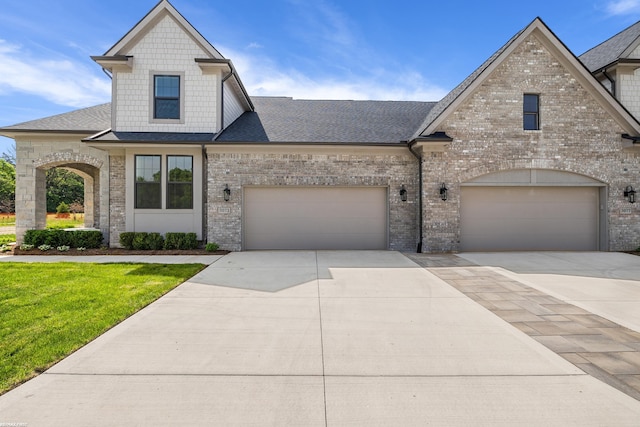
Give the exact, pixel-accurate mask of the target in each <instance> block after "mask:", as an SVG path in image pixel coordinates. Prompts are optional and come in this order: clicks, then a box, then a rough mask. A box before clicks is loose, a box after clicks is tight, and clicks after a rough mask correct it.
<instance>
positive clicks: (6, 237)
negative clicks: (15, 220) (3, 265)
mask: <svg viewBox="0 0 640 427" xmlns="http://www.w3.org/2000/svg"><path fill="white" fill-rule="evenodd" d="M15 241H16V235H15V234H0V246H1V245H3V244H7V243H11V242H15Z"/></svg>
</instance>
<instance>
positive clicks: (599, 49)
mask: <svg viewBox="0 0 640 427" xmlns="http://www.w3.org/2000/svg"><path fill="white" fill-rule="evenodd" d="M639 44H640V21H638V22H636V23H635V24H633V25H632V26H630V27H628V28H626V29H624V30H622V31H621V32H619V33H618V34H616V35H615V36H613V37H611V38H610V39H608V40H605V41H604V42H602V43H600V44H599V45H598V46H596V47H594V48H591V49H589V50H588V51H586V52H585V53H583V54H582V55H580V57H579V58H580V61H582V63H583V64H584V65H585V66H586V67H587V68H588V69H589V70H590V71H591V72H596V71H599V70H602V69H603V68H607V67H608V66H610V65H612V64H613V63H615V62H617V61H618V60H620V59H625V58H628V56H629V55H630V54H631V52H633V51H634V50H635V48H636V47H638V45H639Z"/></svg>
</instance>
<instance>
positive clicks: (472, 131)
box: [0, 0, 640, 252]
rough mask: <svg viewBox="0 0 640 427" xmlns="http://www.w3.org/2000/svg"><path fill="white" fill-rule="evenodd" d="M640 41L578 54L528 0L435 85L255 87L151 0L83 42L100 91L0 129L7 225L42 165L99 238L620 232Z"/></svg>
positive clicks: (533, 246) (33, 206)
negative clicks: (6, 142) (317, 92)
mask: <svg viewBox="0 0 640 427" xmlns="http://www.w3.org/2000/svg"><path fill="white" fill-rule="evenodd" d="M636 26H637V24H636ZM636 42H637V36H636V39H634V40H633V42H632V43H629V44H628V45H627V49H625V52H622V53H620V52H618V53H616V58H612V57H609V56H607V52H609V49H608V48H604V49H598V48H595V49H594V51H593V52H591V53H590V52H587V53H585V55H584V57H583V58H582V60H583V61H584V64H583V62H581V60H580V59H578V58H577V57H576V56H575V55H574V54H573V53H571V52H570V51H569V50H568V49H567V47H566V46H565V45H564V44H563V43H562V42H561V41H560V40H559V39H558V38H557V37H556V36H555V35H554V34H553V32H552V31H551V30H550V29H549V28H548V27H547V26H546V25H545V24H544V23H543V22H542V21H541V20H540V19H538V18H537V19H535V20H534V21H533V22H531V24H529V25H528V26H527V27H526V28H524V29H523V30H522V31H520V32H519V33H518V34H516V35H515V36H514V37H513V38H512V39H510V40H509V41H508V42H507V43H506V44H505V45H504V46H503V47H502V48H500V49H499V50H498V51H497V52H496V53H495V54H494V55H492V56H491V57H490V58H489V59H488V60H487V61H486V62H485V63H484V64H482V65H481V66H480V67H479V68H478V69H477V70H476V71H474V72H473V73H472V74H471V75H470V76H469V77H468V78H467V79H465V80H464V81H463V82H462V83H461V84H460V85H459V86H458V87H456V88H455V89H454V90H453V91H451V93H449V94H448V95H447V96H446V97H445V98H443V99H442V100H440V101H439V102H403V101H398V102H393V101H310V100H295V99H291V98H280V97H251V96H249V94H248V93H247V91H246V90H245V88H244V86H243V84H242V81H241V78H240V76H239V75H238V72H237V71H236V70H235V68H234V66H233V63H232V62H231V61H230V60H229V59H226V58H224V57H223V56H222V55H221V54H220V53H219V52H218V51H217V50H216V49H215V48H214V47H213V46H212V45H211V44H210V43H209V42H208V41H207V40H205V39H204V38H203V37H202V35H201V34H200V33H199V32H198V31H197V30H196V29H195V28H193V27H192V26H191V24H190V23H189V22H188V21H187V20H186V19H185V18H184V17H183V16H182V15H181V14H180V13H179V12H178V11H177V10H176V9H175V8H174V7H173V6H172V5H171V4H170V3H169V2H168V1H166V0H162V1H160V2H159V3H158V4H157V5H156V6H155V7H154V8H153V9H152V10H151V11H150V12H149V14H147V16H145V17H144V18H143V19H142V20H141V21H140V22H139V23H138V24H137V25H136V26H135V27H134V28H133V29H131V31H129V32H128V33H127V34H126V35H125V36H124V37H123V38H122V39H121V40H119V41H118V42H117V43H116V44H115V45H114V46H113V47H112V48H111V49H109V50H108V51H107V52H106V53H105V54H104V55H101V56H96V57H93V59H94V60H95V61H96V62H97V64H98V65H99V66H101V67H103V68H104V69H105V70H106V71H107V72H108V73H110V75H111V77H112V84H113V90H112V93H113V98H112V102H111V103H109V104H104V105H98V106H95V107H90V108H86V109H82V110H77V111H73V112H70V113H67V114H61V115H57V116H53V117H48V118H44V119H40V120H34V121H31V122H26V123H21V124H18V125H14V126H8V127H5V128H2V129H0V134H2V135H5V136H9V137H11V138H14V139H15V140H16V147H17V150H16V152H17V190H16V212H17V235H18V240H19V241H20V239H21V238H22V236H23V234H24V232H25V231H26V230H28V229H33V228H43V227H44V225H45V180H44V177H45V172H46V170H47V169H49V168H52V167H64V168H66V169H69V170H73V171H74V172H76V173H78V174H79V175H81V176H82V177H84V179H85V193H86V194H85V211H86V216H85V222H86V225H87V226H92V227H96V228H99V229H100V230H102V231H103V233H104V235H105V236H106V239H107V240H108V242H109V244H110V245H112V246H118V242H119V235H120V233H122V232H125V231H155V232H161V233H164V232H168V231H174V232H195V233H196V234H197V235H198V238H199V239H201V240H204V241H209V242H216V243H218V244H219V245H220V247H221V248H223V249H228V250H233V251H239V250H254V249H392V250H401V251H415V250H418V251H422V252H448V251H476V250H483V251H485V250H491V251H493V250H580V251H592V250H596V251H608V250H611V251H618V250H630V249H635V248H636V247H637V246H638V245H639V244H640V221H639V220H640V204H633V203H629V202H630V201H632V199H633V197H630V193H631V187H630V186H634V187H635V186H640V182H639V181H640V159H639V156H638V154H639V153H640V143H639V141H640V123H639V122H638V121H637V120H636V118H634V114H635V115H636V116H637V117H640V106H638V107H637V109H636V107H633V106H632V105H631V104H630V103H632V102H634V100H627V98H625V97H624V96H623V95H624V94H623V92H625V91H626V90H627V88H626V87H625V86H624V85H623V84H622V80H624V78H625V77H624V76H626V75H627V73H630V72H631V71H629V70H630V69H633V70H635V68H634V67H633V64H635V63H636V62H635V61H634V59H633V58H634V56H633V55H634V54H635V44H634V43H636ZM632 46H634V47H633V48H632ZM600 51H601V52H600ZM627 51H628V52H627ZM625 55H627V56H625ZM592 57H593V64H596V65H587V66H589V67H590V69H589V68H587V67H586V66H585V64H592V61H591V59H590V58H592ZM605 57H606V58H605ZM596 59H597V60H596ZM606 62H607V64H605V63H606ZM632 74H633V73H632ZM611 76H613V77H611ZM607 81H608V82H610V83H609V84H608V86H607ZM613 81H616V82H617V83H616V84H615V90H611V89H612V85H613V83H612V82H613ZM603 82H604V83H605V84H604V85H603V84H602V83H603ZM614 95H615V96H614ZM635 99H637V98H635ZM621 102H622V103H621ZM623 105H624V106H623ZM625 106H626V108H625Z"/></svg>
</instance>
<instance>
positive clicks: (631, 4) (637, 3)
mask: <svg viewBox="0 0 640 427" xmlns="http://www.w3.org/2000/svg"><path fill="white" fill-rule="evenodd" d="M607 12H609V14H610V15H627V14H630V13H638V12H640V0H615V1H610V2H609V3H608V4H607Z"/></svg>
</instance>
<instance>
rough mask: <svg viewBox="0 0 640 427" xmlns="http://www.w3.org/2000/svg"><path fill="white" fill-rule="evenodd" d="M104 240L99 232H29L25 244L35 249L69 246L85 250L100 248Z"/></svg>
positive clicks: (57, 230)
mask: <svg viewBox="0 0 640 427" xmlns="http://www.w3.org/2000/svg"><path fill="white" fill-rule="evenodd" d="M102 239H103V236H102V232H100V231H98V230H78V231H64V230H60V229H47V230H27V232H26V233H25V235H24V243H25V244H26V245H32V246H33V247H38V246H41V245H48V246H51V247H58V246H69V247H73V248H77V247H80V246H82V247H85V248H99V247H100V245H101V244H102Z"/></svg>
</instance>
